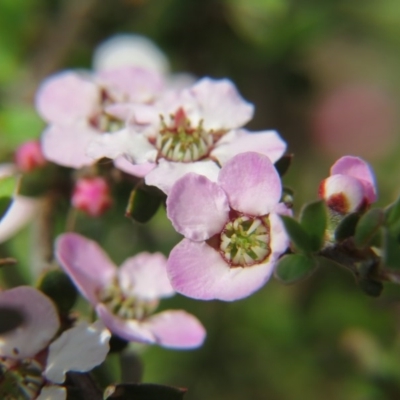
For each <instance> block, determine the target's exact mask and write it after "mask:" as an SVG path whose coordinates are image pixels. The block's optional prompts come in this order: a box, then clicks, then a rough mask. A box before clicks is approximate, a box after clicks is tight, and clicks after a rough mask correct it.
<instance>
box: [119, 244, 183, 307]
mask: <svg viewBox="0 0 400 400" xmlns="http://www.w3.org/2000/svg"><path fill="white" fill-rule="evenodd" d="M166 266H167V259H166V257H165V256H164V255H163V254H161V253H154V254H150V253H146V252H143V253H139V254H138V255H136V256H134V257H130V258H128V259H127V260H126V261H124V263H123V264H122V265H121V267H120V268H119V270H118V277H119V283H120V286H121V288H122V290H123V291H124V293H130V294H132V295H134V296H137V297H140V298H141V299H144V300H156V299H159V298H160V297H168V296H172V295H173V294H174V293H175V292H174V289H173V288H172V286H171V283H170V282H169V279H168V275H167V269H166Z"/></svg>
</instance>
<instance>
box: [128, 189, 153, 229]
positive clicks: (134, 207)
mask: <svg viewBox="0 0 400 400" xmlns="http://www.w3.org/2000/svg"><path fill="white" fill-rule="evenodd" d="M160 204H161V197H160V196H159V195H158V194H156V193H152V192H151V191H150V190H147V189H146V188H145V187H140V188H136V189H134V190H132V192H131V194H130V196H129V201H128V205H127V207H126V210H125V216H126V217H129V218H132V219H133V220H135V221H137V222H141V223H145V222H147V221H149V220H150V219H151V218H152V217H153V216H154V215H155V213H156V212H157V210H158V208H159V206H160Z"/></svg>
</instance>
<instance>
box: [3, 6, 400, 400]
mask: <svg viewBox="0 0 400 400" xmlns="http://www.w3.org/2000/svg"><path fill="white" fill-rule="evenodd" d="M116 33H140V34H143V35H146V36H148V37H150V38H151V39H152V40H154V41H155V43H157V44H158V45H159V46H160V48H161V49H162V50H163V51H164V52H165V53H166V54H167V56H168V57H169V58H170V60H171V63H172V69H173V70H174V71H189V72H191V73H194V74H196V75H197V76H199V77H201V76H204V75H208V76H211V77H214V78H219V77H229V78H231V79H232V80H233V81H234V82H235V83H236V84H237V86H238V87H239V90H240V92H241V93H242V94H243V96H244V97H245V98H246V99H247V100H249V101H251V102H253V103H254V104H255V106H256V114H255V118H254V120H253V121H252V122H251V123H250V124H249V128H251V129H253V130H262V129H277V130H278V131H279V132H280V133H281V135H282V136H283V137H284V138H285V139H286V140H287V142H288V144H289V152H293V153H295V158H294V161H293V164H292V168H291V170H290V172H289V173H288V175H287V176H286V177H285V179H284V182H285V184H286V185H288V186H290V187H292V188H293V189H294V190H295V193H296V197H295V210H296V211H298V209H299V208H300V207H301V204H302V203H304V202H305V201H311V200H314V199H315V198H316V195H317V187H318V184H319V182H320V180H321V179H323V178H324V177H325V176H327V174H328V170H329V166H330V165H331V164H332V163H333V162H334V161H335V159H336V158H338V157H339V156H341V155H344V154H354V155H358V156H361V157H363V158H365V159H366V160H367V161H369V162H370V163H371V165H372V166H373V167H374V169H375V171H376V174H377V180H378V188H379V193H380V197H379V204H380V205H382V206H383V205H386V204H388V203H389V202H391V201H393V200H394V199H395V198H396V197H397V195H398V194H399V193H400V191H399V177H400V174H399V171H400V158H399V157H398V154H399V150H400V125H399V117H398V115H399V107H400V74H399V73H398V71H399V70H400V68H399V67H400V2H399V1H398V0H362V1H361V0H58V1H57V0H34V1H33V0H1V1H0V157H1V159H2V160H3V161H9V160H12V153H13V149H14V148H15V146H16V145H17V144H19V143H21V142H23V141H24V140H27V139H31V138H37V137H39V135H40V132H41V130H42V129H43V127H44V124H43V122H42V121H41V120H40V118H39V117H38V116H37V115H36V113H35V110H34V106H33V96H34V93H35V90H36V89H37V86H38V84H39V83H40V81H41V80H42V79H43V78H44V77H46V76H47V75H49V74H50V73H53V72H56V71H58V70H61V69H65V68H82V67H84V68H90V65H91V56H92V52H93V49H94V48H95V47H96V46H97V45H98V44H99V43H100V42H102V41H103V40H104V39H106V38H108V37H109V36H111V35H113V34H116ZM127 194H128V192H126V191H123V190H122V191H120V192H118V193H117V195H119V197H118V202H117V203H118V204H117V205H116V207H115V208H114V210H112V211H111V212H109V213H108V214H107V215H106V216H105V217H104V218H103V219H98V220H93V219H90V218H88V217H84V216H80V217H79V219H78V222H77V229H78V231H80V232H81V233H83V234H86V235H87V236H89V237H92V238H94V239H96V240H98V241H100V242H101V243H102V244H103V245H104V247H105V248H106V249H107V250H108V251H109V253H110V255H111V256H112V258H113V259H114V260H115V261H116V262H122V261H123V260H124V259H125V258H126V257H128V256H131V255H133V254H134V253H135V252H138V251H141V250H149V251H157V250H160V249H161V250H162V251H163V252H165V254H168V251H169V250H170V249H171V248H172V247H173V246H174V244H175V243H177V241H178V240H179V237H178V235H176V234H175V233H174V232H173V230H172V228H171V226H170V224H169V222H168V221H167V220H166V217H165V213H164V212H163V210H160V212H159V214H158V215H157V216H156V218H155V219H153V220H152V221H151V222H150V223H149V224H147V225H144V226H143V225H139V224H134V223H132V222H131V221H128V220H126V219H124V218H123V207H124V204H125V202H126V200H127V197H126V196H127ZM61 208H62V207H61ZM54 218H56V217H54ZM60 221H61V222H60V228H59V230H61V229H62V226H63V222H62V218H61V217H60ZM38 224H39V222H38V221H35V222H34V223H33V224H31V226H29V227H27V228H25V229H24V230H23V231H22V232H21V233H19V234H18V235H17V236H16V237H15V238H14V239H13V240H10V241H8V242H6V243H5V244H3V245H2V246H1V248H0V250H1V255H2V256H15V257H16V258H17V259H18V260H19V269H18V270H17V269H15V268H14V267H9V268H8V270H7V271H6V270H3V278H4V279H5V280H6V281H7V282H8V284H10V283H12V284H16V283H19V282H26V281H29V279H30V278H29V270H30V268H31V267H32V265H33V264H34V260H35V257H37V252H38V251H37V248H36V247H35V246H37V244H38V241H40V239H41V238H40V237H38V235H40V229H38V226H37V225H38ZM39 225H40V224H39ZM10 268H13V269H10ZM169 307H182V308H185V309H187V310H188V311H190V312H193V313H194V314H195V315H197V316H198V317H199V318H200V319H201V320H202V322H203V323H204V325H205V326H206V328H207V331H208V338H207V341H206V343H205V345H204V346H203V347H202V348H201V349H198V350H195V351H172V350H165V349H161V348H158V347H156V346H154V347H151V348H150V347H146V348H145V347H143V346H137V349H136V350H137V351H138V352H139V353H140V357H141V358H142V361H143V363H144V376H143V380H144V381H145V382H154V383H166V384H171V385H175V386H181V387H188V388H189V392H188V394H187V395H186V396H185V399H187V400H214V399H215V400H228V399H229V400H244V399H246V400H247V399H254V400H305V399H307V400H314V399H315V400H320V399H324V400H347V399H349V400H388V399H393V400H396V399H400V292H399V290H398V288H397V287H394V286H387V287H385V290H384V293H383V295H382V296H381V297H380V298H378V299H371V298H368V297H366V296H365V295H364V294H363V293H362V292H361V291H360V290H359V289H358V287H357V286H356V284H355V283H354V281H353V278H352V277H351V276H350V275H349V274H347V272H345V271H342V270H336V269H335V268H334V267H332V269H329V268H326V269H321V270H319V271H318V272H317V273H316V274H315V275H314V276H313V277H312V278H310V279H308V280H307V281H305V282H302V283H299V284H296V285H295V286H289V287H285V286H282V285H281V284H279V283H277V282H276V281H273V280H272V281H271V282H269V283H268V284H267V285H266V286H265V287H264V288H263V289H262V290H260V291H259V292H257V293H256V294H254V295H253V296H251V297H249V298H247V299H244V300H241V301H237V302H235V303H222V302H217V301H213V302H197V301H194V300H190V299H186V298H183V297H182V296H176V297H175V298H173V299H168V300H166V301H165V302H163V303H162V308H169ZM112 365H113V364H112V362H111V363H110V367H112ZM114 377H115V379H117V378H118V374H117V372H115V373H114Z"/></svg>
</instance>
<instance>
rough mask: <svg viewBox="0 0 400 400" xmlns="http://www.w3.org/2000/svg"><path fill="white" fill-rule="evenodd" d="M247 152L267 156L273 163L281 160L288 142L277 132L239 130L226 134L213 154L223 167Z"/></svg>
mask: <svg viewBox="0 0 400 400" xmlns="http://www.w3.org/2000/svg"><path fill="white" fill-rule="evenodd" d="M247 151H255V152H257V153H261V154H264V155H266V156H267V157H268V158H269V159H270V160H271V161H272V162H273V163H274V162H275V161H277V160H279V159H280V158H281V157H282V155H283V154H284V152H285V151H286V142H284V141H283V139H282V138H281V137H280V136H279V134H278V132H276V131H260V132H250V131H247V130H245V129H238V130H234V131H231V132H229V133H228V134H226V135H225V136H224V137H223V138H222V139H221V140H220V141H219V142H218V143H217V147H216V148H215V149H214V150H213V151H212V152H211V156H213V157H216V158H217V159H218V161H219V163H220V164H221V165H224V164H225V163H226V162H227V161H228V160H230V159H231V158H232V157H234V156H236V155H237V154H240V153H245V152H247Z"/></svg>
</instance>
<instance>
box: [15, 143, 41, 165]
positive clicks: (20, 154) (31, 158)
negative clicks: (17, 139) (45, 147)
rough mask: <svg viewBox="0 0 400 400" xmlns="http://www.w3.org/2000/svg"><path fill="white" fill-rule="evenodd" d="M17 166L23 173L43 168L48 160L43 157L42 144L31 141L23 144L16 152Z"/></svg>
mask: <svg viewBox="0 0 400 400" xmlns="http://www.w3.org/2000/svg"><path fill="white" fill-rule="evenodd" d="M15 164H16V166H17V167H18V169H19V170H20V171H22V172H31V171H33V170H35V169H36V168H40V167H43V166H44V165H45V164H46V159H45V158H44V156H43V153H42V149H41V146H40V142H39V141H37V140H30V141H28V142H25V143H23V144H21V145H20V146H19V147H18V148H17V150H16V151H15Z"/></svg>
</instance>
